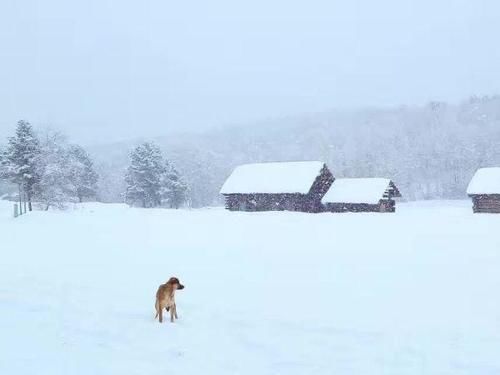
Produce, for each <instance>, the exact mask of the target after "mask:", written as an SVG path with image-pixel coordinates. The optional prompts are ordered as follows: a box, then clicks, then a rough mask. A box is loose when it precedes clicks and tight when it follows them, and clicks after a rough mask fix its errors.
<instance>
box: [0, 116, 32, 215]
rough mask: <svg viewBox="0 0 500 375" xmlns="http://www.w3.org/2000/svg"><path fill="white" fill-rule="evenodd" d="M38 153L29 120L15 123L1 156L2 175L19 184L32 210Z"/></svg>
mask: <svg viewBox="0 0 500 375" xmlns="http://www.w3.org/2000/svg"><path fill="white" fill-rule="evenodd" d="M39 155H40V142H39V141H38V138H37V137H36V135H35V133H34V131H33V128H32V127H31V125H30V123H29V122H26V121H23V120H21V121H19V122H18V123H17V128H16V135H15V136H14V137H11V138H9V143H8V146H7V150H6V151H5V153H4V156H3V158H2V159H3V162H2V164H3V165H4V167H3V173H2V174H3V177H4V178H7V179H8V180H10V181H11V182H12V183H15V184H17V185H18V186H19V188H20V189H22V190H23V191H24V193H25V194H26V198H27V200H28V207H29V210H30V211H31V210H32V204H31V201H32V198H33V194H34V186H35V184H36V183H37V182H38V180H39V175H38V173H37V165H36V163H37V159H38V156H39Z"/></svg>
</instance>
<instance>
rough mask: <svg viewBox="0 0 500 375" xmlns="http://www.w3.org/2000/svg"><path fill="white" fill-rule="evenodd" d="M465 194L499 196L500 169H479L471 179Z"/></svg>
mask: <svg viewBox="0 0 500 375" xmlns="http://www.w3.org/2000/svg"><path fill="white" fill-rule="evenodd" d="M467 194H469V195H475V194H500V168H498V167H497V168H481V169H478V170H477V172H476V174H475V175H474V177H472V180H471V182H470V183H469V186H468V187H467Z"/></svg>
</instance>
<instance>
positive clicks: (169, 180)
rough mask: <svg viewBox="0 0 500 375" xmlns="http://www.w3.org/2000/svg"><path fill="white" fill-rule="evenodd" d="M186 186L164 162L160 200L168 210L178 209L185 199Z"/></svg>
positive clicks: (171, 166)
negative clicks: (161, 199)
mask: <svg viewBox="0 0 500 375" xmlns="http://www.w3.org/2000/svg"><path fill="white" fill-rule="evenodd" d="M187 193H188V186H187V184H186V183H185V182H184V180H183V179H182V178H181V176H180V175H179V172H178V171H177V169H175V167H174V166H173V165H172V164H170V163H169V162H168V160H167V161H166V162H165V172H164V174H163V176H162V198H163V200H164V201H165V203H166V204H167V205H168V206H169V207H170V208H176V209H177V208H179V207H180V206H181V205H182V204H183V203H184V202H185V201H186V199H187Z"/></svg>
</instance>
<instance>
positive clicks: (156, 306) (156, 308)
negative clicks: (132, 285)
mask: <svg viewBox="0 0 500 375" xmlns="http://www.w3.org/2000/svg"><path fill="white" fill-rule="evenodd" d="M155 310H156V315H155V320H156V318H158V300H156V302H155Z"/></svg>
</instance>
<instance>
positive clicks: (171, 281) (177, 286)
mask: <svg viewBox="0 0 500 375" xmlns="http://www.w3.org/2000/svg"><path fill="white" fill-rule="evenodd" d="M167 284H170V285H172V286H174V287H175V289H184V285H182V284H181V282H180V281H179V279H178V278H177V277H171V278H170V279H169V280H168V281H167Z"/></svg>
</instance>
